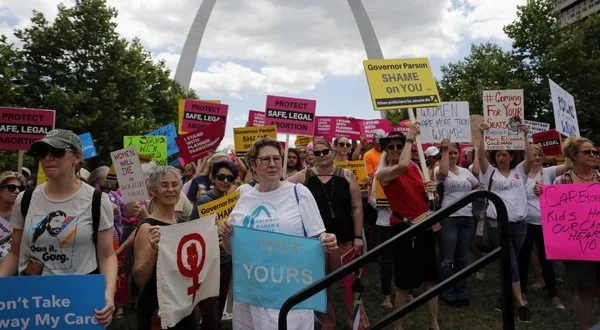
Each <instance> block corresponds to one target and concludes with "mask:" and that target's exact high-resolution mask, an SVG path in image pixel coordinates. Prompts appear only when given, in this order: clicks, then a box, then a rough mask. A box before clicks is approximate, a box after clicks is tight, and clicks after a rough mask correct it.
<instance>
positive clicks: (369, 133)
mask: <svg viewBox="0 0 600 330" xmlns="http://www.w3.org/2000/svg"><path fill="white" fill-rule="evenodd" d="M358 125H359V129H360V133H361V135H364V137H365V140H366V141H365V142H366V143H373V133H374V132H375V130H378V129H382V130H383V131H384V132H386V133H389V132H390V131H391V130H392V125H390V122H389V121H387V119H368V120H360V121H359V122H358Z"/></svg>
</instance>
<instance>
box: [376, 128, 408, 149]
mask: <svg viewBox="0 0 600 330" xmlns="http://www.w3.org/2000/svg"><path fill="white" fill-rule="evenodd" d="M394 140H396V141H402V142H405V141H406V137H405V136H404V134H402V132H400V131H391V132H390V134H387V135H386V136H385V137H382V138H380V139H379V144H381V148H382V149H386V148H387V146H388V144H390V142H392V141H394Z"/></svg>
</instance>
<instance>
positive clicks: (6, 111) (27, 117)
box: [0, 107, 55, 150]
mask: <svg viewBox="0 0 600 330" xmlns="http://www.w3.org/2000/svg"><path fill="white" fill-rule="evenodd" d="M54 117H55V111H54V110H40V109H23V108H3V107H0V150H29V146H31V144H32V143H33V142H35V141H37V140H40V139H42V138H44V137H45V136H46V133H48V132H50V131H51V130H53V129H54Z"/></svg>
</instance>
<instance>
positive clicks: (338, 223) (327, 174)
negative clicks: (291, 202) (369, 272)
mask: <svg viewBox="0 0 600 330" xmlns="http://www.w3.org/2000/svg"><path fill="white" fill-rule="evenodd" d="M313 153H314V154H315V157H316V164H317V166H316V167H313V168H310V169H306V170H303V171H300V172H298V173H296V174H295V175H294V176H292V177H290V178H289V179H288V181H290V182H292V183H303V184H304V185H305V186H306V187H307V188H308V190H310V192H311V193H312V195H313V197H314V198H315V200H316V201H317V205H318V207H319V213H320V214H321V218H322V219H323V222H324V223H325V229H326V230H327V232H329V233H334V234H335V235H336V237H337V239H338V246H339V249H338V250H337V251H336V252H335V253H331V254H330V255H328V257H327V262H326V264H325V268H326V272H327V273H331V272H333V271H335V270H337V269H339V268H340V267H342V262H341V259H340V258H341V257H342V256H343V255H345V254H346V253H348V252H349V251H350V250H351V249H353V248H354V249H356V251H357V252H360V251H361V250H362V247H363V240H362V230H363V211H362V196H361V192H360V188H359V186H358V182H357V181H356V177H355V176H354V174H353V173H352V171H350V170H347V169H344V168H341V167H339V166H335V165H334V163H333V160H334V158H335V151H334V149H333V148H332V147H331V144H329V141H326V140H317V141H315V143H314V146H313ZM346 307H347V314H346V319H347V321H348V323H349V325H352V323H353V321H352V315H353V311H354V305H353V304H352V303H350V302H347V306H346ZM319 321H320V322H321V328H322V329H323V330H327V329H335V310H334V307H333V295H332V294H328V295H327V314H319Z"/></svg>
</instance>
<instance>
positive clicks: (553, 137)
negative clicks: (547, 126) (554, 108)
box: [533, 130, 562, 156]
mask: <svg viewBox="0 0 600 330" xmlns="http://www.w3.org/2000/svg"><path fill="white" fill-rule="evenodd" d="M533 143H535V144H537V145H539V146H540V147H541V148H542V151H543V152H544V155H545V156H558V155H562V146H561V145H560V133H558V132H557V131H556V130H549V131H546V132H540V133H535V134H533Z"/></svg>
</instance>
